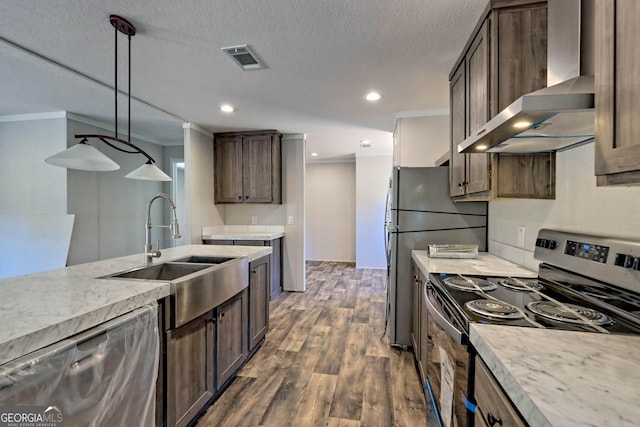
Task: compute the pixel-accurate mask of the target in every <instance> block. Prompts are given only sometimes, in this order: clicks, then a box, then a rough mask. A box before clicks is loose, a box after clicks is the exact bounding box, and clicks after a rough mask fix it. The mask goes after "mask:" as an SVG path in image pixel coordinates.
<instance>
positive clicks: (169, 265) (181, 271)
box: [104, 262, 210, 282]
mask: <svg viewBox="0 0 640 427" xmlns="http://www.w3.org/2000/svg"><path fill="white" fill-rule="evenodd" d="M209 267H210V265H207V264H191V263H177V262H165V263H163V264H154V265H150V266H145V267H137V268H133V269H131V270H127V271H123V272H120V273H116V274H112V275H109V276H106V277H104V279H118V278H122V279H142V280H154V281H160V282H169V281H171V280H176V279H179V278H181V277H184V276H187V275H189V274H192V273H195V272H197V271H200V270H204V269H205V268H209Z"/></svg>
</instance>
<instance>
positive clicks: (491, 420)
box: [487, 412, 502, 427]
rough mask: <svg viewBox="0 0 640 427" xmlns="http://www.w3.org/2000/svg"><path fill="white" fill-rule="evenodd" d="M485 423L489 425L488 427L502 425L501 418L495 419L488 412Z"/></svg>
mask: <svg viewBox="0 0 640 427" xmlns="http://www.w3.org/2000/svg"><path fill="white" fill-rule="evenodd" d="M487 422H488V423H489V427H493V426H494V425H496V424H500V425H502V418H500V417H498V418H496V417H494V416H493V414H492V413H491V412H489V414H488V415H487Z"/></svg>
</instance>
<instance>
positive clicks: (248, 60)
mask: <svg viewBox="0 0 640 427" xmlns="http://www.w3.org/2000/svg"><path fill="white" fill-rule="evenodd" d="M222 50H223V51H224V52H225V53H226V54H227V55H229V56H230V57H231V58H232V59H233V60H234V61H235V62H236V64H238V65H239V66H240V67H242V69H243V70H260V69H262V68H266V66H265V65H264V62H262V61H261V60H260V59H258V56H257V55H256V54H255V53H254V52H253V51H252V50H251V48H249V46H247V45H246V44H243V45H240V46H230V47H223V48H222Z"/></svg>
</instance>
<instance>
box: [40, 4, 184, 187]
mask: <svg viewBox="0 0 640 427" xmlns="http://www.w3.org/2000/svg"><path fill="white" fill-rule="evenodd" d="M109 22H110V23H111V25H112V26H113V28H114V29H115V31H114V34H115V85H114V86H115V90H114V93H115V135H114V136H110V135H93V134H92V135H89V134H79V135H75V138H78V139H80V141H79V143H78V144H77V145H74V146H72V147H70V148H68V149H66V150H64V151H61V152H60V153H58V154H54V155H53V156H51V157H49V158H47V159H45V162H47V163H49V164H51V165H55V166H62V167H65V168H68V169H79V170H86V171H98V172H102V171H114V170H118V169H120V165H118V164H117V163H116V162H114V161H113V160H111V159H110V158H109V157H107V156H105V155H104V154H102V153H101V152H100V151H98V149H97V148H95V147H94V146H92V145H89V140H90V139H91V140H97V141H101V142H104V143H105V144H107V145H108V146H109V147H111V148H113V149H115V150H118V151H121V152H123V153H130V154H138V153H139V154H142V155H144V156H145V157H146V158H147V162H146V163H145V164H143V165H142V166H140V167H139V168H138V169H136V170H134V171H132V172H131V173H128V174H127V175H125V178H129V179H141V180H147V181H171V177H170V176H169V175H167V174H165V173H164V172H162V170H160V168H158V167H157V166H156V164H155V163H156V162H155V160H154V159H153V157H151V156H150V155H149V154H147V153H146V152H145V151H144V150H143V149H142V148H140V147H138V146H136V145H134V144H133V143H131V37H133V36H134V35H135V34H136V29H135V27H134V26H133V25H132V24H131V23H130V22H129V21H127V20H126V19H124V18H122V17H120V16H117V15H111V16H110V17H109ZM118 32H120V33H122V34H125V35H126V36H127V38H128V42H129V90H128V101H129V106H128V108H129V111H128V120H127V121H128V123H127V124H128V134H127V140H126V141H125V140H124V139H120V138H118Z"/></svg>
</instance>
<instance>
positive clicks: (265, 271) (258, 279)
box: [249, 255, 270, 353]
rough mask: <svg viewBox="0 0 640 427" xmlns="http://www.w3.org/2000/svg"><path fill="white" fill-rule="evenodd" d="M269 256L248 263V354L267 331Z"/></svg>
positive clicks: (254, 348)
mask: <svg viewBox="0 0 640 427" xmlns="http://www.w3.org/2000/svg"><path fill="white" fill-rule="evenodd" d="M269 264H270V263H269V256H268V255H267V256H264V257H262V258H259V259H257V260H255V261H252V262H251V263H249V353H252V352H253V351H255V350H256V349H257V348H258V346H259V345H260V343H261V342H262V340H263V339H264V337H265V335H266V334H267V330H268V329H269V292H270V289H269V273H270V272H269Z"/></svg>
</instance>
